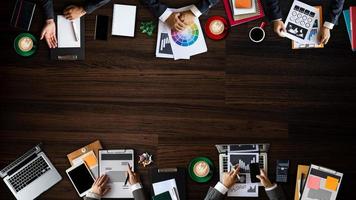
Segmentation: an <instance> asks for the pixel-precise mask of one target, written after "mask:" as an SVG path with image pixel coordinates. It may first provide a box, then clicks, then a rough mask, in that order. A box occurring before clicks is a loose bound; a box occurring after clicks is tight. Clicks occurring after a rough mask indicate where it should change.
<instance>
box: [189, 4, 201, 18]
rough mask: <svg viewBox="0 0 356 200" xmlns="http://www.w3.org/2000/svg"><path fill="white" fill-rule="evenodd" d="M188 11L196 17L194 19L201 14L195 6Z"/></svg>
mask: <svg viewBox="0 0 356 200" xmlns="http://www.w3.org/2000/svg"><path fill="white" fill-rule="evenodd" d="M190 11H192V13H193V14H194V15H195V16H196V17H200V15H201V14H202V13H201V12H200V10H199V9H198V8H197V7H196V6H195V5H192V6H191V7H190Z"/></svg>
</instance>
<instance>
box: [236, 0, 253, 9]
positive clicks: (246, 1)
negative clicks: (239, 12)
mask: <svg viewBox="0 0 356 200" xmlns="http://www.w3.org/2000/svg"><path fill="white" fill-rule="evenodd" d="M235 5H236V8H251V6H252V0H235Z"/></svg>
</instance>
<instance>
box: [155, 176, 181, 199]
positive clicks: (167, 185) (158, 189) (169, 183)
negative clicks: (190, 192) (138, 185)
mask: <svg viewBox="0 0 356 200" xmlns="http://www.w3.org/2000/svg"><path fill="white" fill-rule="evenodd" d="M152 187H153V192H154V193H155V195H159V194H162V193H164V192H167V191H168V192H170V191H172V189H174V188H177V184H176V180H175V179H169V180H166V181H161V182H157V183H153V184H152ZM170 193H171V192H170Z"/></svg>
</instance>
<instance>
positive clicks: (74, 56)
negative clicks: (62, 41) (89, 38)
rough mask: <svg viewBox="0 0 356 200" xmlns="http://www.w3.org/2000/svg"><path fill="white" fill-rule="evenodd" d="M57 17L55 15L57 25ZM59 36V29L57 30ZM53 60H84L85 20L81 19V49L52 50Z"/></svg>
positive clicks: (51, 56)
mask: <svg viewBox="0 0 356 200" xmlns="http://www.w3.org/2000/svg"><path fill="white" fill-rule="evenodd" d="M57 16H58V15H55V17H54V21H55V23H56V27H58V24H57ZM56 31H57V32H56V34H57V36H58V29H56ZM50 58H51V60H84V58H85V23H84V18H83V17H81V18H80V47H79V48H58V47H57V48H54V49H50Z"/></svg>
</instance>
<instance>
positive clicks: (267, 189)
mask: <svg viewBox="0 0 356 200" xmlns="http://www.w3.org/2000/svg"><path fill="white" fill-rule="evenodd" d="M276 188H277V184H274V185H273V186H272V187H269V188H265V190H266V191H272V190H274V189H276Z"/></svg>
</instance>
